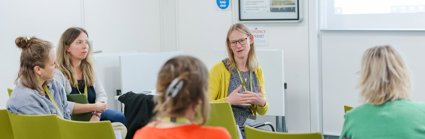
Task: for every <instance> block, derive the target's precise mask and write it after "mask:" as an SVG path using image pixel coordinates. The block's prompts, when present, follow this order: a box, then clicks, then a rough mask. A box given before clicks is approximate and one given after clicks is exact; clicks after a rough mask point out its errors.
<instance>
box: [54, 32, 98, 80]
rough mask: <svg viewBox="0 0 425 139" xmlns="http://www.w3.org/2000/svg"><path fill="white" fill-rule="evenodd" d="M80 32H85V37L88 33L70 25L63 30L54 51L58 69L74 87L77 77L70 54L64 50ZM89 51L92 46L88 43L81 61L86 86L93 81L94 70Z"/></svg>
mask: <svg viewBox="0 0 425 139" xmlns="http://www.w3.org/2000/svg"><path fill="white" fill-rule="evenodd" d="M81 33H85V34H86V35H87V37H88V36H89V34H87V31H86V30H85V29H83V28H80V27H71V28H68V29H67V30H65V32H63V33H62V36H61V38H60V40H59V44H58V48H57V53H56V54H57V63H58V66H59V69H60V70H61V71H62V73H63V74H64V75H65V77H66V78H68V80H69V82H70V83H71V86H74V87H75V86H77V85H78V82H77V79H76V78H75V73H74V70H73V66H72V62H71V56H70V54H69V53H68V52H67V51H66V50H67V49H68V48H69V47H70V46H71V44H72V42H74V41H75V39H77V38H78V36H79V35H80V34H81ZM91 52H92V48H91V46H90V43H89V51H88V55H87V58H85V59H83V60H82V61H81V68H82V71H83V79H84V84H85V85H86V86H92V85H93V84H94V82H95V80H94V76H93V75H94V72H93V64H92V60H91V59H92V58H91Z"/></svg>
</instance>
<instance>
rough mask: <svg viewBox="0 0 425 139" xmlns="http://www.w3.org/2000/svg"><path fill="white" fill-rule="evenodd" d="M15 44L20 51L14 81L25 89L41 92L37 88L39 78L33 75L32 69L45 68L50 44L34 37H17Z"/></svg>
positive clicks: (50, 47)
mask: <svg viewBox="0 0 425 139" xmlns="http://www.w3.org/2000/svg"><path fill="white" fill-rule="evenodd" d="M15 44H16V46H18V48H21V49H22V51H21V59H20V68H19V73H18V78H17V79H16V80H17V81H19V82H20V83H21V84H22V85H23V86H25V87H28V88H31V89H36V90H39V91H41V90H40V89H41V88H39V87H38V84H39V80H38V78H39V77H38V75H37V74H36V73H35V71H34V67H35V66H39V67H41V68H44V67H45V66H46V65H45V64H46V62H47V61H48V60H49V53H50V51H51V49H52V44H51V43H50V42H48V41H45V40H42V39H38V38H36V37H18V38H16V40H15Z"/></svg>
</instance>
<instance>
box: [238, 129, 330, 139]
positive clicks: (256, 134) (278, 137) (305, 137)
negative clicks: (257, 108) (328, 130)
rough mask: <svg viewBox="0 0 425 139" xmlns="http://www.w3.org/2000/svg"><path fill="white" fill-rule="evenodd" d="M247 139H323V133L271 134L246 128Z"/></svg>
mask: <svg viewBox="0 0 425 139" xmlns="http://www.w3.org/2000/svg"><path fill="white" fill-rule="evenodd" d="M245 134H246V139H323V135H322V134H321V133H283V132H270V131H265V130H261V129H257V128H253V127H250V126H245Z"/></svg>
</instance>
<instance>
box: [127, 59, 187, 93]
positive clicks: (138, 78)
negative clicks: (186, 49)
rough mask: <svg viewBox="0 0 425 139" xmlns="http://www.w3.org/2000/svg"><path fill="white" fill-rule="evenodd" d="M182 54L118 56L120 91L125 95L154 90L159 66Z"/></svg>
mask: <svg viewBox="0 0 425 139" xmlns="http://www.w3.org/2000/svg"><path fill="white" fill-rule="evenodd" d="M181 53H182V52H180V51H175V52H155V53H133V54H123V55H121V56H120V69H121V70H120V71H121V91H122V93H126V92H129V91H133V92H144V91H152V90H155V87H156V79H157V76H158V72H159V70H160V68H161V66H162V65H163V64H164V63H165V62H166V61H167V60H168V59H170V58H172V57H174V56H177V55H180V54H181Z"/></svg>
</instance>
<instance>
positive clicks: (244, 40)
mask: <svg viewBox="0 0 425 139" xmlns="http://www.w3.org/2000/svg"><path fill="white" fill-rule="evenodd" d="M250 36H251V35H248V36H246V37H245V38H242V39H239V40H235V41H230V46H231V47H235V46H236V45H238V43H239V44H240V45H245V44H247V43H248V38H249V37H250ZM242 42H244V43H242Z"/></svg>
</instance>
